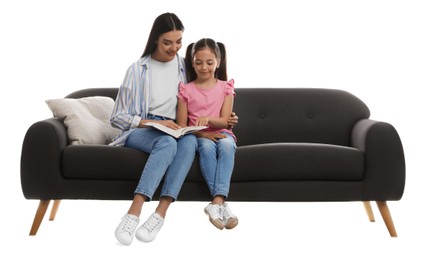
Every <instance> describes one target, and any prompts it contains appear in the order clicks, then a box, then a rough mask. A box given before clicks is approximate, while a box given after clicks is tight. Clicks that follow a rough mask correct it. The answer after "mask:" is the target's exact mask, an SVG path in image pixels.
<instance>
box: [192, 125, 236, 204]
mask: <svg viewBox="0 0 425 260" xmlns="http://www.w3.org/2000/svg"><path fill="white" fill-rule="evenodd" d="M223 134H226V135H227V137H226V138H223V139H219V140H218V141H217V142H214V141H211V140H209V139H207V138H198V153H199V164H200V167H201V171H202V174H203V175H204V178H205V181H206V182H207V185H208V188H209V190H210V193H211V195H212V196H213V197H215V196H218V195H222V196H224V197H225V198H227V196H228V195H229V189H230V179H231V177H232V172H233V166H234V162H235V152H236V143H235V140H234V139H233V137H232V136H231V135H230V134H228V133H225V132H223Z"/></svg>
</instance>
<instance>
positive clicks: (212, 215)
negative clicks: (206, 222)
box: [204, 203, 224, 230]
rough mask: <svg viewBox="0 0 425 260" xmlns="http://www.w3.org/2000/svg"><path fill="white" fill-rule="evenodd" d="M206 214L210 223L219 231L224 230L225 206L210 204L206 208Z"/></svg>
mask: <svg viewBox="0 0 425 260" xmlns="http://www.w3.org/2000/svg"><path fill="white" fill-rule="evenodd" d="M204 212H205V214H207V215H208V217H209V219H210V222H211V223H212V224H213V225H214V226H215V227H216V228H218V229H220V230H221V229H223V228H224V223H223V221H224V219H223V206H222V205H220V204H212V203H210V204H208V206H206V207H205V208H204Z"/></svg>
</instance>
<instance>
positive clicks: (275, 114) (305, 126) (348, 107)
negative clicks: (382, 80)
mask: <svg viewBox="0 0 425 260" xmlns="http://www.w3.org/2000/svg"><path fill="white" fill-rule="evenodd" d="M235 91H236V97H235V104H234V107H233V110H234V111H235V112H236V114H237V115H238V117H239V123H238V125H237V126H236V127H235V129H234V133H235V135H236V137H237V138H238V142H237V145H238V146H243V145H253V144H262V143H276V142H308V143H326V144H335V145H346V146H349V145H350V137H351V129H352V128H353V125H354V124H355V123H356V122H357V121H358V120H360V119H363V118H369V116H370V112H369V109H368V107H367V106H366V105H365V103H363V102H362V101H361V100H360V99H358V98H357V97H355V96H354V95H352V94H350V93H348V92H346V91H342V90H335V89H313V88H292V89H291V88H236V89H235Z"/></svg>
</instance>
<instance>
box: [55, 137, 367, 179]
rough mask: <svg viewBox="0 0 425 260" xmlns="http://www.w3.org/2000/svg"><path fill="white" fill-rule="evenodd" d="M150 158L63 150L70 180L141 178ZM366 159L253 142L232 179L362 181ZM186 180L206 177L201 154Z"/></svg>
mask: <svg viewBox="0 0 425 260" xmlns="http://www.w3.org/2000/svg"><path fill="white" fill-rule="evenodd" d="M147 159H148V154H146V153H143V152H139V151H137V150H134V149H131V148H126V147H116V146H107V145H70V146H67V147H66V148H65V149H64V151H63V154H62V171H63V175H64V178H67V179H87V180H126V181H138V180H139V178H140V175H141V172H142V169H143V167H144V165H145V163H146V161H147ZM363 164H364V159H363V153H362V152H360V151H359V150H357V149H355V148H351V147H345V146H337V145H327V144H314V143H275V144H261V145H248V146H241V147H238V148H237V151H236V157H235V170H234V173H233V175H232V181H233V182H246V181H281V180H335V181H358V180H361V179H362V176H363ZM123 165H124V167H123ZM265 165H267V167H265ZM186 181H188V182H204V178H203V176H202V174H201V173H200V170H199V160H198V158H195V161H194V163H193V165H192V168H191V170H190V171H189V174H188V176H187V178H186Z"/></svg>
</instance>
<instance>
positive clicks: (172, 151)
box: [124, 118, 197, 200]
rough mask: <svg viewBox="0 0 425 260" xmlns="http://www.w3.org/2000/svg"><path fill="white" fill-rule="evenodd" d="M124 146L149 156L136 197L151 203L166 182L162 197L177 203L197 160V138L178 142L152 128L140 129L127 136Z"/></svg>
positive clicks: (191, 136)
mask: <svg viewBox="0 0 425 260" xmlns="http://www.w3.org/2000/svg"><path fill="white" fill-rule="evenodd" d="M156 119H158V118H156ZM124 146H125V147H129V148H134V149H137V150H139V151H142V152H145V153H149V154H150V155H149V158H148V161H147V162H146V165H145V167H144V169H143V172H142V175H141V177H140V180H139V183H138V185H137V187H136V190H135V193H139V194H142V195H145V196H146V197H147V200H151V199H152V197H153V195H154V193H155V191H156V189H157V188H158V186H159V184H160V182H161V180H162V179H163V178H164V184H163V186H162V190H161V193H160V196H169V197H172V198H173V199H174V200H176V199H177V196H178V194H179V192H180V189H181V187H182V185H183V182H184V180H185V178H186V176H187V173H188V172H189V169H190V167H191V166H192V162H193V159H194V158H195V153H196V149H197V141H196V137H195V136H194V135H192V134H189V135H186V136H183V137H181V138H179V139H177V140H176V139H175V138H173V137H171V136H169V135H167V134H164V133H162V132H160V131H157V130H154V129H151V128H137V129H135V130H134V131H132V132H131V134H130V135H129V136H128V138H127V140H126V142H125V145H124ZM164 175H165V177H164Z"/></svg>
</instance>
